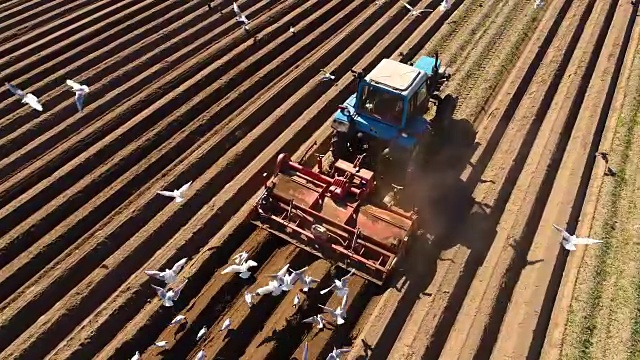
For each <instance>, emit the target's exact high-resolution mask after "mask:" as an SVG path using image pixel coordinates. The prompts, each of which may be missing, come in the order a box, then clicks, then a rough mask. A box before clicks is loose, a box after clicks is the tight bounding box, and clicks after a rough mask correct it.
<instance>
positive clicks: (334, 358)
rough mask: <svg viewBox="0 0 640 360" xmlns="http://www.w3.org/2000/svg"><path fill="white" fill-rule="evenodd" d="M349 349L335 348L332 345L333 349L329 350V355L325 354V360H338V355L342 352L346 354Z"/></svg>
mask: <svg viewBox="0 0 640 360" xmlns="http://www.w3.org/2000/svg"><path fill="white" fill-rule="evenodd" d="M349 351H351V349H336V348H335V347H334V348H333V351H332V352H331V354H329V356H327V360H338V359H340V356H341V355H342V354H346V353H348V352H349Z"/></svg>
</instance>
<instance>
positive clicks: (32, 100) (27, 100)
mask: <svg viewBox="0 0 640 360" xmlns="http://www.w3.org/2000/svg"><path fill="white" fill-rule="evenodd" d="M5 84H6V85H7V86H8V87H9V90H11V92H12V93H13V94H14V95H17V96H18V97H19V98H21V99H22V101H21V103H23V104H28V105H29V106H31V107H32V108H34V109H36V110H38V111H42V105H41V104H40V103H39V102H38V98H37V97H35V96H34V95H33V94H32V93H25V92H24V91H22V90H20V89H18V88H17V87H16V86H15V85H13V84H10V83H5Z"/></svg>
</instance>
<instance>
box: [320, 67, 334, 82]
mask: <svg viewBox="0 0 640 360" xmlns="http://www.w3.org/2000/svg"><path fill="white" fill-rule="evenodd" d="M320 72H321V73H322V74H323V75H322V76H321V77H320V81H325V80H331V81H335V80H336V74H335V72H333V71H331V72H329V71H327V70H325V69H320Z"/></svg>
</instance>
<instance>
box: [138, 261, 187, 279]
mask: <svg viewBox="0 0 640 360" xmlns="http://www.w3.org/2000/svg"><path fill="white" fill-rule="evenodd" d="M186 263H187V258H184V259H182V260H180V261H178V262H177V263H175V265H173V267H172V268H171V269H165V270H164V271H153V270H145V274H147V275H149V276H151V277H154V278H156V279H159V280H162V281H164V282H166V283H167V285H168V284H172V283H174V282H175V281H176V279H177V278H178V273H179V272H180V270H182V267H183V266H184V264H186Z"/></svg>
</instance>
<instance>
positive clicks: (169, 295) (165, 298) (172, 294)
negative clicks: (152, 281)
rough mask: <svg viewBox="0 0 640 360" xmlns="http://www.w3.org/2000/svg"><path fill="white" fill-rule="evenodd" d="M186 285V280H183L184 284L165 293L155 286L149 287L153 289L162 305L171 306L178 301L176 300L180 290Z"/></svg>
mask: <svg viewBox="0 0 640 360" xmlns="http://www.w3.org/2000/svg"><path fill="white" fill-rule="evenodd" d="M186 284H187V280H185V281H184V283H183V284H182V285H180V286H179V287H177V288H175V289H173V290H169V291H165V289H163V288H161V287H158V286H155V285H151V286H152V287H153V288H154V289H156V292H157V293H158V296H159V297H160V299H162V305H164V306H173V302H174V301H176V300H178V298H179V297H180V292H181V291H182V289H183V288H184V286H185V285H186Z"/></svg>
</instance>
